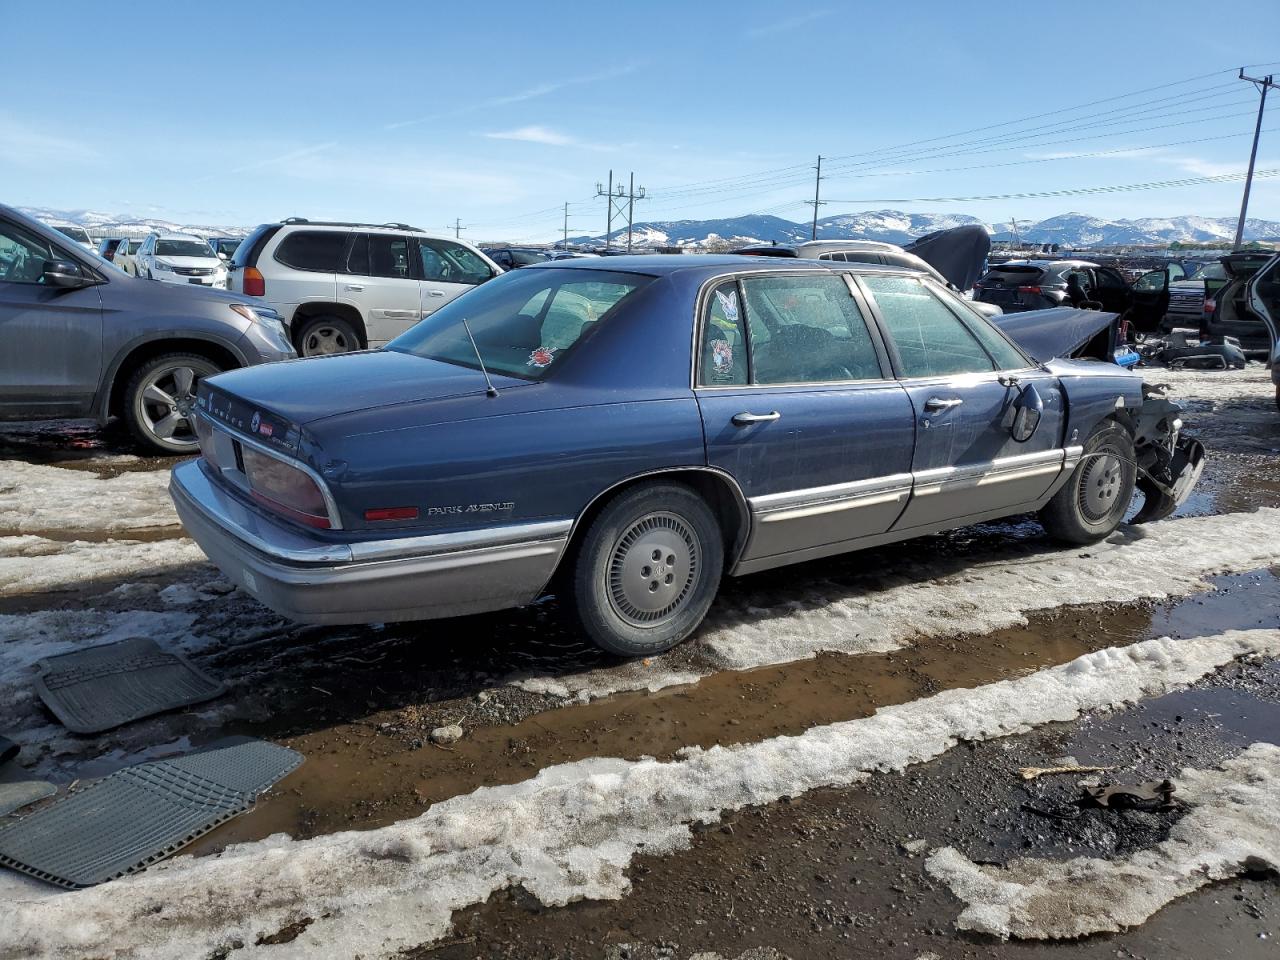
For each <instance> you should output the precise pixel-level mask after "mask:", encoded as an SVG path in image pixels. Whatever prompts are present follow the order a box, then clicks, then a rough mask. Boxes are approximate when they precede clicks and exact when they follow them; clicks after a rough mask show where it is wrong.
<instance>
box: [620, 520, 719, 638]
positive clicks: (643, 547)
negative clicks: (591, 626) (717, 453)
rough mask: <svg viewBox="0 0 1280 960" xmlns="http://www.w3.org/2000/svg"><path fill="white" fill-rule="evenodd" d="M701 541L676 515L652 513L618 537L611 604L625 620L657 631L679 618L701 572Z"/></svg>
mask: <svg viewBox="0 0 1280 960" xmlns="http://www.w3.org/2000/svg"><path fill="white" fill-rule="evenodd" d="M701 565H702V557H701V553H700V551H699V549H698V539H697V536H696V535H695V534H694V532H693V529H692V528H691V527H690V526H689V524H688V522H687V521H686V520H685V519H684V518H683V517H680V516H677V515H676V514H674V513H651V514H648V515H646V516H644V517H641V518H640V519H639V520H637V521H636V522H635V523H633V524H632V525H631V526H630V527H629V528H628V529H627V530H626V531H625V532H624V533H623V534H622V536H621V537H619V538H618V540H617V542H615V543H614V545H613V550H612V551H611V552H610V555H609V568H608V570H607V571H606V574H605V575H606V580H607V587H608V594H609V603H610V605H611V606H612V607H613V609H614V612H615V613H617V614H618V616H620V617H621V618H622V619H623V620H626V621H627V622H628V623H631V624H634V625H635V626H639V627H653V626H657V625H658V624H661V623H663V622H665V621H667V620H670V619H671V618H672V617H673V616H675V615H676V614H677V613H679V611H680V609H681V608H682V607H683V606H684V604H685V602H686V601H687V600H688V598H689V595H690V593H691V592H692V591H693V587H694V584H695V583H697V581H698V576H699V574H700V573H701Z"/></svg>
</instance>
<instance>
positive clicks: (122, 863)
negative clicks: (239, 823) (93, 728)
mask: <svg viewBox="0 0 1280 960" xmlns="http://www.w3.org/2000/svg"><path fill="white" fill-rule="evenodd" d="M302 759H303V758H302V754H300V753H297V752H295V751H293V750H290V749H289V748H287V747H281V746H279V745H277V744H274V743H267V742H265V741H262V740H248V741H245V742H240V743H235V744H233V745H232V746H215V747H213V748H211V749H208V750H205V751H202V752H200V753H193V754H190V755H188V756H185V757H180V758H178V759H174V760H156V761H152V762H150V763H140V764H137V765H136V766H132V767H125V768H124V769H123V770H117V771H116V772H115V773H113V774H111V775H110V776H107V777H103V778H102V779H101V780H96V781H94V782H93V783H90V784H88V785H87V786H84V787H81V788H79V789H76V790H73V791H72V792H71V793H69V794H67V796H65V797H63V798H62V799H61V800H58V801H57V802H56V803H52V804H50V805H49V806H47V807H44V808H43V809H40V810H37V811H36V812H35V813H32V814H31V815H30V816H27V817H24V818H22V819H20V820H16V821H14V822H12V823H10V824H7V825H5V826H3V827H0V865H2V866H6V867H12V868H13V869H14V870H20V871H22V872H23V873H26V874H30V875H31V876H33V877H38V878H39V879H41V880H47V881H48V882H49V883H56V884H58V885H59V886H62V887H71V888H77V887H88V886H92V885H94V884H98V883H104V882H106V881H107V880H114V879H115V878H116V877H121V876H124V875H125V874H126V873H134V872H135V871H138V870H142V869H143V868H145V867H147V866H149V865H151V864H153V863H155V862H156V861H157V860H162V859H164V858H165V857H167V856H169V855H170V854H172V853H174V852H175V851H177V850H180V849H181V848H182V847H185V846H186V845H187V844H189V843H191V842H192V841H193V840H195V839H196V838H197V837H200V836H203V835H204V834H206V833H208V832H209V831H210V830H212V829H213V828H214V827H216V826H218V825H219V824H221V823H224V822H226V821H227V820H230V819H231V818H232V817H235V816H238V815H239V814H242V813H246V812H247V811H249V810H251V809H252V808H253V805H254V803H255V802H256V800H257V796H258V794H259V793H261V792H262V791H263V790H265V789H267V788H268V787H269V786H271V785H272V784H273V783H275V782H276V781H277V780H280V779H281V778H282V777H284V776H286V775H288V774H289V773H291V772H292V771H293V770H294V769H295V768H297V766H298V764H300V763H302Z"/></svg>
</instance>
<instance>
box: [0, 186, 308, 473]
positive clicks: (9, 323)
mask: <svg viewBox="0 0 1280 960" xmlns="http://www.w3.org/2000/svg"><path fill="white" fill-rule="evenodd" d="M293 356H295V353H294V350H293V347H292V345H291V344H290V342H289V337H288V334H287V331H286V330H285V329H284V326H283V324H282V323H281V320H280V318H279V316H278V315H277V314H276V313H275V311H273V310H270V309H269V308H266V307H264V306H263V305H262V304H260V303H253V302H251V301H250V300H249V299H248V298H246V297H238V296H234V295H231V294H227V293H221V292H218V291H216V290H210V289H208V288H197V287H194V286H192V287H179V286H174V285H172V284H161V283H151V282H149V281H147V280H141V279H139V278H137V277H131V276H129V275H128V274H126V273H124V272H123V271H121V270H120V268H119V267H117V266H115V265H114V264H111V263H108V262H107V261H106V260H103V259H102V258H101V257H99V256H97V255H96V254H94V253H92V252H91V251H88V250H85V249H84V248H83V247H81V246H79V245H78V244H76V243H74V242H73V241H71V240H68V239H67V238H66V237H64V236H63V235H62V234H60V233H58V232H56V231H54V230H52V229H50V228H49V227H46V226H45V225H44V224H42V223H40V222H38V221H36V220H33V219H32V218H31V217H28V216H26V215H24V214H22V213H19V212H18V211H17V210H14V209H13V208H11V207H6V206H4V205H3V204H0V420H54V419H62V418H68V417H92V418H93V419H95V420H97V421H98V422H99V423H105V422H106V421H107V420H108V419H109V418H110V417H113V416H118V417H122V418H123V419H124V421H125V422H126V423H127V424H128V425H129V429H130V430H131V431H132V432H133V435H134V436H135V437H136V438H137V439H138V441H139V442H140V443H141V444H142V445H143V446H144V447H146V448H148V450H149V451H151V452H160V453H169V454H174V453H179V454H180V453H196V452H198V442H197V439H196V435H195V430H194V427H193V421H192V419H191V408H192V405H193V404H194V403H195V396H196V384H197V383H199V381H200V380H201V379H202V378H203V377H208V376H212V375H213V374H215V373H218V372H219V371H222V370H227V369H230V368H232V367H244V366H249V365H251V364H257V363H268V362H270V361H272V360H284V359H287V358H290V357H293Z"/></svg>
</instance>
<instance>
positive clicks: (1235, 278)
mask: <svg viewBox="0 0 1280 960" xmlns="http://www.w3.org/2000/svg"><path fill="white" fill-rule="evenodd" d="M1274 256H1275V255H1274V254H1273V253H1271V252H1269V251H1265V250H1263V251H1238V252H1236V253H1231V254H1228V255H1227V256H1225V257H1223V258H1221V259H1220V260H1219V261H1218V265H1219V266H1220V267H1221V272H1222V275H1223V276H1222V278H1221V279H1218V278H1217V277H1216V276H1215V277H1214V278H1211V279H1206V281H1205V288H1206V297H1205V301H1204V312H1203V314H1202V318H1203V319H1202V323H1201V327H1200V335H1201V338H1202V339H1204V338H1210V339H1211V338H1214V337H1223V336H1226V337H1235V338H1236V339H1237V340H1239V341H1240V348H1241V349H1242V350H1243V351H1244V352H1245V354H1246V356H1248V355H1253V356H1256V357H1261V358H1263V359H1265V358H1266V357H1267V356H1268V354H1269V352H1270V350H1271V335H1270V333H1269V332H1268V330H1267V326H1266V312H1265V311H1264V310H1262V309H1259V307H1258V304H1256V303H1254V295H1255V294H1256V292H1257V291H1256V288H1255V289H1254V290H1252V291H1251V289H1250V286H1249V282H1250V280H1252V279H1253V277H1254V275H1255V274H1257V273H1258V272H1259V271H1260V270H1261V269H1262V268H1263V267H1265V266H1268V265H1269V264H1271V262H1272V260H1273V259H1274ZM1273 281H1274V278H1271V279H1270V280H1269V279H1267V278H1265V277H1264V278H1263V279H1262V289H1263V291H1264V292H1263V294H1262V295H1260V296H1261V300H1262V302H1266V301H1267V300H1269V299H1270V298H1271V294H1270V293H1268V292H1267V291H1269V289H1270V287H1269V284H1270V283H1272V282H1273Z"/></svg>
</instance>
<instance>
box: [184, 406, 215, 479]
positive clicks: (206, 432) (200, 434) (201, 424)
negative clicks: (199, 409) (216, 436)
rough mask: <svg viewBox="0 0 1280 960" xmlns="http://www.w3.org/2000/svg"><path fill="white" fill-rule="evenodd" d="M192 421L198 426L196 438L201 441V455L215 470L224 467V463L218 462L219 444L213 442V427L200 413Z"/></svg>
mask: <svg viewBox="0 0 1280 960" xmlns="http://www.w3.org/2000/svg"><path fill="white" fill-rule="evenodd" d="M191 422H192V423H193V424H194V425H195V428H196V439H197V440H199V441H200V456H202V457H204V458H205V460H207V461H208V462H209V466H211V467H213V468H214V469H215V470H220V469H222V464H220V463H219V462H218V445H217V444H216V443H214V442H213V427H211V426H209V424H208V422H207V421H206V420H205V418H204V417H202V416H200V415H199V414H196V415H194V416H193V417H192V419H191Z"/></svg>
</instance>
